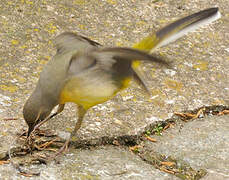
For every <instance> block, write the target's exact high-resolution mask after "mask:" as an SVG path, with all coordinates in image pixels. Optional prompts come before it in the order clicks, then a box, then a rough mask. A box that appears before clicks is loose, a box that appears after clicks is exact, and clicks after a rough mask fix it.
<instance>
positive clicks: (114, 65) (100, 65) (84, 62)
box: [68, 47, 169, 89]
mask: <svg viewBox="0 0 229 180" xmlns="http://www.w3.org/2000/svg"><path fill="white" fill-rule="evenodd" d="M134 59H140V60H146V61H151V62H156V63H159V64H162V65H165V66H169V64H168V63H167V62H166V61H164V60H162V59H159V58H157V57H155V56H154V55H150V54H147V53H145V52H142V51H139V50H135V49H131V48H120V47H115V48H103V49H96V50H93V51H91V52H87V53H84V54H82V53H76V54H75V55H73V56H72V59H71V61H70V63H69V68H68V74H69V76H68V78H69V77H82V76H81V75H82V74H84V75H85V76H87V79H90V81H91V80H92V79H95V80H98V81H99V80H104V81H105V80H106V81H114V82H115V83H116V84H119V85H118V86H121V84H122V83H123V82H122V81H123V80H125V78H131V77H132V76H133V77H134V79H136V80H137V82H138V83H139V84H140V85H142V86H143V87H144V89H147V87H146V84H145V83H144V81H143V79H142V78H141V77H140V76H139V75H138V74H137V73H135V72H134V71H133V69H132V67H131V62H132V61H133V60H134ZM89 72H90V73H89ZM92 74H93V75H92ZM89 76H90V77H89ZM109 78H110V79H109Z"/></svg>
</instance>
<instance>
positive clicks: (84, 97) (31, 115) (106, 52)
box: [23, 7, 221, 150]
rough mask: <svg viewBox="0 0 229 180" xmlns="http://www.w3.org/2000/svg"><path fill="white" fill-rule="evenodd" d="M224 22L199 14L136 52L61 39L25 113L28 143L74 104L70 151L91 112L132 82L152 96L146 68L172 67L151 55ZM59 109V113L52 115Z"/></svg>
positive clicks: (213, 14)
mask: <svg viewBox="0 0 229 180" xmlns="http://www.w3.org/2000/svg"><path fill="white" fill-rule="evenodd" d="M220 16H221V14H220V12H219V9H218V8H217V7H214V8H208V9H205V10H202V11H199V12H197V13H194V14H191V15H189V16H186V17H184V18H181V19H178V20H177V21H175V22H172V23H171V24H169V25H167V26H165V27H163V28H162V29H160V30H158V31H156V32H154V33H151V34H149V35H148V36H147V37H145V38H143V39H142V40H141V41H140V42H139V43H136V44H135V45H134V46H133V47H132V48H127V47H104V46H102V45H101V44H99V43H98V42H95V41H93V40H91V39H89V38H86V37H84V36H81V35H77V34H76V33H73V32H64V33H62V34H60V35H58V36H57V37H56V38H55V40H54V45H55V47H56V49H57V51H56V54H55V55H54V57H53V58H52V59H51V60H50V61H49V62H48V63H47V64H46V65H45V67H44V69H43V71H42V72H41V73H40V78H39V80H38V82H37V85H36V87H35V89H34V91H33V92H32V94H31V95H30V96H29V98H28V99H27V101H26V103H25V104H24V107H23V117H24V120H25V122H26V124H27V125H28V133H27V137H29V136H30V135H31V133H32V132H33V131H34V130H35V129H37V128H38V127H40V126H41V125H42V124H44V123H45V122H46V121H48V120H49V119H51V118H53V117H54V116H56V115H57V114H59V113H61V112H62V111H63V110H64V106H65V104H66V103H68V102H73V103H75V104H76V105H77V107H78V111H77V116H78V120H77V122H76V124H75V127H74V130H73V131H72V133H71V135H70V137H69V138H68V139H67V140H66V142H65V144H64V145H63V147H62V148H61V149H62V150H63V149H66V148H67V147H68V146H69V143H70V142H71V139H72V138H73V137H74V136H76V132H77V131H78V129H79V128H80V127H81V124H82V121H83V119H84V116H85V114H86V112H87V111H88V109H90V108H91V107H93V106H95V105H97V104H101V103H103V102H106V101H107V100H110V99H112V98H113V97H114V96H115V95H116V94H117V93H118V92H120V91H121V90H123V89H125V88H127V87H129V85H130V82H131V81H132V80H134V81H136V82H137V83H138V84H139V85H140V86H141V87H143V89H145V91H146V92H148V93H149V90H148V88H147V86H146V83H145V81H144V79H143V78H142V75H141V72H140V71H139V66H140V64H141V62H142V61H149V62H156V63H159V64H161V65H163V66H166V67H169V66H170V64H169V63H168V62H166V61H165V60H163V59H161V58H158V57H157V56H155V55H153V54H152V52H153V51H154V50H155V49H156V48H158V47H161V46H165V45H167V44H169V43H170V42H173V41H175V40H177V39H178V38H180V37H182V36H184V35H185V34H187V33H188V32H191V31H194V30H196V29H197V28H199V27H201V26H203V25H206V24H209V23H211V22H213V21H215V20H217V19H219V18H220ZM56 106H58V109H57V111H56V112H55V113H53V114H51V112H52V110H53V109H54V108H55V107H56Z"/></svg>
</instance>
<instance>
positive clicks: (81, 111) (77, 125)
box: [49, 105, 87, 160]
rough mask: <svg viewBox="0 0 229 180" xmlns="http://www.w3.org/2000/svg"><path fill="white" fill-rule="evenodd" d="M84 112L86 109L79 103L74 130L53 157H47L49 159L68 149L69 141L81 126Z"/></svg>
mask: <svg viewBox="0 0 229 180" xmlns="http://www.w3.org/2000/svg"><path fill="white" fill-rule="evenodd" d="M86 112H87V110H86V109H84V108H83V107H82V106H80V105H79V106H78V120H77V123H76V125H75V128H74V131H73V132H72V133H71V135H70V137H69V138H68V139H67V140H66V141H65V143H64V145H63V146H62V147H61V148H60V149H59V151H58V152H57V153H56V154H55V155H54V156H53V157H51V158H49V160H53V159H55V158H56V157H57V156H58V155H60V154H61V153H62V152H64V151H66V150H67V149H68V146H69V144H70V141H71V140H72V138H73V137H74V136H75V135H76V132H77V131H78V130H79V128H80V127H81V124H82V121H83V119H84V115H85V114H86Z"/></svg>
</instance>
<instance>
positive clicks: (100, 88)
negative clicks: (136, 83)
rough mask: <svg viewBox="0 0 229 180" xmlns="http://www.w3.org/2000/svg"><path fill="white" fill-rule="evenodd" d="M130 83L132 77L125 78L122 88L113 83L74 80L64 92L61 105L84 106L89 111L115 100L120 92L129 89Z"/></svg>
mask: <svg viewBox="0 0 229 180" xmlns="http://www.w3.org/2000/svg"><path fill="white" fill-rule="evenodd" d="M130 81H131V78H130V77H128V78H125V79H124V80H123V81H122V86H121V88H120V87H117V86H115V85H114V84H112V83H102V82H101V84H93V82H92V83H85V82H82V81H79V80H77V79H74V78H73V79H72V80H70V81H69V82H67V84H66V85H65V87H64V89H63V90H62V93H61V97H60V103H61V104H64V103H66V102H74V103H76V104H78V105H81V106H83V108H84V109H89V108H90V107H92V106H95V105H97V104H101V103H103V102H105V101H108V100H109V99H111V98H113V97H114V96H115V95H116V94H117V93H118V92H119V91H120V90H122V89H124V88H126V87H128V86H129V84H130Z"/></svg>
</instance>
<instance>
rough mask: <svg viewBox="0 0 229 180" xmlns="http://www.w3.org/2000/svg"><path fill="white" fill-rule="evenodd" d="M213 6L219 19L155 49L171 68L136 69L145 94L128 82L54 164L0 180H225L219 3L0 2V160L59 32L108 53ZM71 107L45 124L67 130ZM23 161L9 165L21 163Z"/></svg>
mask: <svg viewBox="0 0 229 180" xmlns="http://www.w3.org/2000/svg"><path fill="white" fill-rule="evenodd" d="M216 6H217V7H219V9H220V12H221V14H222V18H221V19H220V20H218V21H217V22H215V23H213V24H211V25H209V26H207V27H205V28H201V29H200V30H198V31H197V32H193V33H190V34H188V35H187V36H185V37H183V38H181V39H179V40H178V41H176V42H174V43H171V44H170V45H167V46H166V47H161V48H160V49H158V50H157V51H156V52H155V53H157V54H160V55H161V56H163V57H165V58H166V59H168V60H169V61H172V62H173V63H172V65H173V70H170V69H165V68H162V67H160V66H158V65H155V64H149V63H145V64H143V65H142V70H143V71H144V72H145V76H146V79H147V84H148V85H149V88H150V91H151V94H152V95H151V97H148V96H146V95H145V94H144V92H143V91H142V90H141V89H140V87H138V86H137V85H136V84H135V83H133V84H132V85H131V87H129V88H128V89H126V90H124V91H122V92H120V93H119V94H118V95H117V96H116V97H115V98H113V99H112V100H110V101H108V102H106V103H103V104H100V105H97V106H95V107H93V108H91V109H90V110H89V111H88V113H87V115H86V117H85V120H84V122H83V125H82V127H81V129H80V131H78V143H77V142H75V143H73V146H72V148H70V150H69V152H67V153H65V155H63V156H61V157H60V158H59V163H57V162H54V161H53V162H51V163H50V164H47V165H44V164H36V165H34V164H33V165H31V164H30V163H27V165H24V166H23V167H22V168H24V169H25V170H26V172H27V174H26V173H24V174H23V173H21V174H20V173H19V172H18V170H16V169H15V168H14V167H13V166H12V164H3V165H0V178H1V179H23V178H25V179H26V177H25V176H26V175H27V176H28V175H31V174H29V172H39V176H35V175H34V176H32V175H31V176H32V177H31V179H57V178H61V179H114V178H115V179H179V178H181V179H182V178H183V179H199V178H203V179H207V180H211V179H216V180H217V179H229V164H228V162H227V160H228V159H229V151H228V149H229V144H228V137H229V123H228V120H229V116H228V115H227V113H228V109H229V9H228V6H229V1H225V0H216V1H197V0H186V1H173V0H159V1H154V0H152V1H149V0H128V1H124V0H120V1H117V0H102V1H98V0H88V1H86V0H63V1H51V0H38V1H32V0H15V1H8V0H1V1H0V37H1V38H0V45H1V48H0V54H1V56H0V72H1V73H0V124H1V125H0V137H1V142H0V147H1V153H0V157H1V158H3V160H7V159H8V158H7V157H5V154H6V153H5V152H6V151H7V150H8V148H9V147H10V144H11V143H12V142H13V141H14V139H15V138H16V137H18V133H21V132H22V131H23V129H26V128H27V126H26V124H25V122H24V120H23V117H22V108H23V105H24V103H25V101H26V99H27V98H28V97H29V95H30V93H31V92H32V90H33V89H34V87H35V85H36V82H37V80H38V78H39V74H40V72H41V70H42V68H43V67H44V65H45V64H46V63H47V62H48V60H50V58H51V57H52V56H53V55H54V54H55V49H54V47H53V43H52V39H53V38H54V37H55V36H56V35H58V34H60V33H61V32H65V31H73V32H77V33H78V34H81V35H84V36H86V37H89V38H91V39H93V40H95V41H97V42H99V43H101V44H103V45H105V46H126V47H131V46H132V45H133V44H134V43H136V42H138V41H139V40H140V39H142V38H143V37H145V36H147V35H148V34H149V33H151V32H152V31H155V30H157V29H159V28H161V27H163V26H165V25H166V24H168V23H170V22H171V21H174V20H176V19H178V18H180V17H184V16H185V15H189V14H191V13H194V12H197V11H199V10H202V9H205V8H209V7H216ZM205 106H207V108H206V109H207V110H206V109H204V108H202V107H205ZM75 109H76V108H75V106H74V105H73V104H69V105H67V107H66V108H65V111H64V112H62V113H61V114H60V115H58V116H57V117H55V118H54V119H53V120H51V121H50V122H48V123H46V124H45V125H44V126H43V127H44V128H45V129H47V128H48V129H52V130H55V132H56V133H57V134H64V133H66V132H69V131H71V130H72V129H73V127H74V124H75V122H76V120H77V119H76V110H75ZM189 110H196V111H194V112H192V113H191V114H192V115H193V116H194V118H193V119H192V120H191V121H190V120H187V121H188V122H185V121H186V119H185V121H184V119H182V118H184V116H185V117H186V116H188V117H189V116H190V114H188V115H187V114H184V113H182V114H180V115H178V117H179V118H177V119H176V120H174V118H173V117H174V116H173V114H174V113H175V112H179V113H181V112H187V111H189ZM212 112H214V113H212ZM198 113H199V114H198ZM195 115H198V116H196V117H195ZM219 115H221V116H219ZM5 118H15V119H16V120H6V119H5ZM159 121H160V122H159ZM165 127H166V128H167V127H168V128H167V129H166V128H165ZM145 134H146V135H147V137H150V138H152V139H153V140H154V139H156V141H157V142H154V143H153V142H151V141H152V139H151V140H149V139H150V138H148V139H147V138H145ZM79 142H80V143H82V144H83V145H82V144H80V143H79ZM19 144H20V143H18V144H17V145H19ZM27 156H28V155H27ZM27 156H22V157H15V158H13V159H12V161H15V162H21V164H23V163H24V161H26V158H28V157H27ZM22 162H23V163H22ZM0 163H1V161H0ZM5 163H7V162H5ZM24 164H25V163H24Z"/></svg>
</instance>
